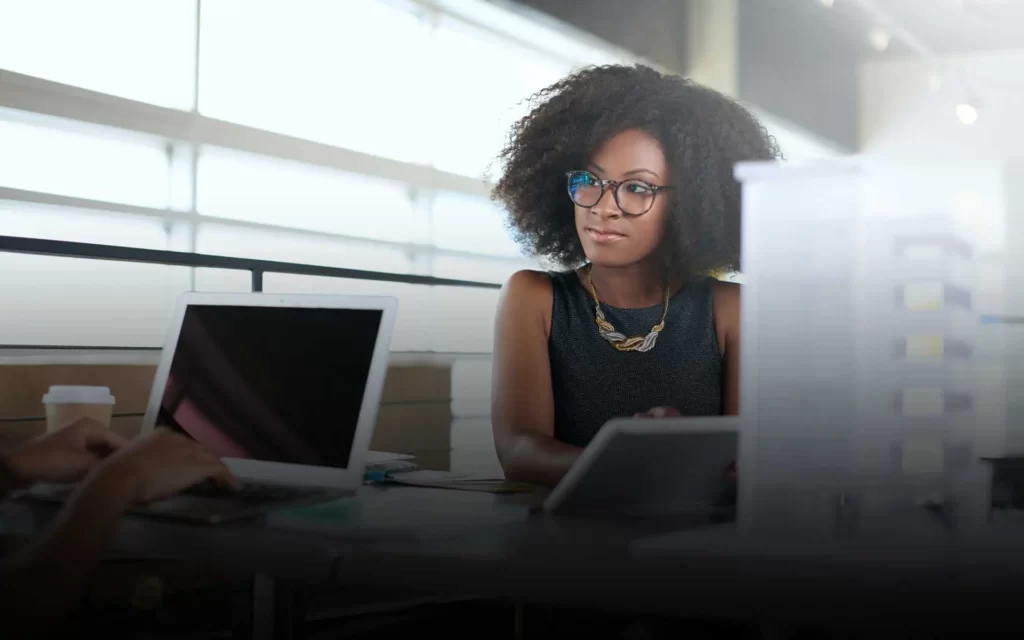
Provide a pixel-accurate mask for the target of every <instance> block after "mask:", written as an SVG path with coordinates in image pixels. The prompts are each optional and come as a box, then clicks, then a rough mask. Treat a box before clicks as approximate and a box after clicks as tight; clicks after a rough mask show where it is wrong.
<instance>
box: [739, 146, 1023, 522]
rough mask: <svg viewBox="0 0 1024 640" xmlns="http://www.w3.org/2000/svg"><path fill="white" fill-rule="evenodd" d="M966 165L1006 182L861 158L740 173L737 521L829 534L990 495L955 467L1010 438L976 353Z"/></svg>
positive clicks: (1001, 386)
mask: <svg viewBox="0 0 1024 640" xmlns="http://www.w3.org/2000/svg"><path fill="white" fill-rule="evenodd" d="M972 171H974V172H976V173H978V172H980V173H985V172H988V171H992V172H995V174H996V177H997V178H1000V179H1001V177H1002V174H1001V173H1000V171H1001V169H1000V168H993V169H984V168H982V169H978V168H974V169H971V168H967V169H965V168H963V167H952V166H924V165H896V164H888V165H886V164H882V163H879V162H878V161H867V160H865V159H863V158H851V159H845V160H842V161H829V162H822V163H816V164H810V165H807V166H804V167H784V166H778V165H772V164H748V165H741V166H740V167H738V168H737V171H736V174H737V177H738V178H739V179H740V180H742V181H743V185H744V187H743V188H744V231H743V234H744V235H743V269H744V275H745V278H746V287H745V289H744V294H743V353H742V361H743V364H742V372H741V375H742V383H741V384H742V391H741V393H742V403H741V413H742V419H743V425H744V427H743V428H744V432H743V437H742V440H741V455H740V476H741V478H742V479H743V481H742V482H741V483H740V489H741V496H740V517H741V519H742V520H741V521H742V524H743V525H744V526H745V527H747V528H748V529H749V530H757V531H765V530H770V529H775V528H781V529H784V530H790V529H793V528H799V529H802V530H803V531H808V532H819V533H823V534H831V533H833V532H835V531H836V530H837V528H838V529H840V530H841V529H842V528H844V527H859V528H861V529H870V528H872V527H877V526H882V525H883V524H886V523H887V524H889V525H892V523H891V522H890V521H888V520H887V519H886V518H885V517H884V516H881V517H879V518H872V517H871V516H872V514H884V513H885V512H886V510H888V509H890V508H892V507H896V506H897V505H899V504H900V503H901V502H903V503H905V502H907V501H911V500H914V499H918V498H920V497H922V496H927V495H929V494H931V493H934V492H937V493H939V494H940V495H945V496H950V495H956V496H957V499H958V500H960V501H961V502H964V501H968V502H969V501H970V500H972V499H975V498H976V499H978V500H982V501H983V500H984V497H983V496H980V495H979V494H977V492H974V493H970V495H969V496H967V495H966V494H965V492H964V491H963V490H962V487H963V486H964V484H963V478H964V477H965V476H970V477H971V478H974V477H975V475H976V474H975V470H974V467H973V466H972V465H971V461H972V460H973V459H974V457H975V455H976V454H977V450H978V449H979V448H981V449H984V448H985V447H987V446H988V444H989V443H990V442H991V440H992V434H993V433H996V434H1000V433H1005V422H1006V420H1005V417H1006V413H1005V411H1006V387H1005V376H1000V372H1001V371H1002V369H1001V368H1000V366H999V365H1000V364H1001V363H1000V362H997V363H996V366H995V367H992V366H991V365H992V362H988V361H986V360H991V359H992V358H991V356H990V355H986V356H984V357H980V356H979V349H978V333H979V332H978V324H979V321H978V313H977V310H976V309H975V301H976V294H975V292H976V288H977V285H978V278H977V270H976V258H977V252H976V246H975V245H976V233H975V232H974V230H973V229H972V228H971V224H970V223H971V222H972V215H971V210H970V208H969V207H968V208H966V209H965V208H964V207H963V203H962V198H961V195H962V193H963V189H964V176H970V175H972V174H971V172H972ZM996 183H998V180H996ZM988 195H990V196H993V197H995V194H988ZM996 360H998V358H997V359H996ZM982 374H984V375H982ZM986 453H991V452H990V451H988V452H986ZM983 485H984V483H980V484H979V483H977V482H974V481H972V484H971V486H975V487H977V486H983ZM975 511H976V510H975Z"/></svg>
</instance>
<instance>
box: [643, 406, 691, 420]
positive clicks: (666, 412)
mask: <svg viewBox="0 0 1024 640" xmlns="http://www.w3.org/2000/svg"><path fill="white" fill-rule="evenodd" d="M682 415H683V414H681V413H679V410H678V409H676V408H674V407H654V408H653V409H648V410H647V411H644V412H643V413H636V414H633V417H634V418H679V417H681V416H682Z"/></svg>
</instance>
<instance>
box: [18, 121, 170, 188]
mask: <svg viewBox="0 0 1024 640" xmlns="http://www.w3.org/2000/svg"><path fill="white" fill-rule="evenodd" d="M0 118H2V114H0ZM167 166H168V164H167V155H166V153H165V151H164V150H163V149H162V148H161V147H160V145H158V144H157V143H155V142H142V141H140V142H133V141H129V140H128V139H127V138H126V137H124V136H112V135H111V131H110V130H103V129H99V128H93V127H89V128H85V127H83V128H82V132H75V131H72V130H70V129H69V128H67V123H62V126H61V128H57V127H55V126H45V125H43V124H41V121H40V123H35V122H33V123H29V122H22V121H18V120H4V119H0V186H4V187H13V188H16V189H26V190H29V191H42V192H46V193H53V194H58V195H63V196H74V197H79V198H89V199H92V200H103V201H107V202H116V203H120V204H132V205H139V206H149V207H159V208H162V207H165V206H167V194H168V170H167Z"/></svg>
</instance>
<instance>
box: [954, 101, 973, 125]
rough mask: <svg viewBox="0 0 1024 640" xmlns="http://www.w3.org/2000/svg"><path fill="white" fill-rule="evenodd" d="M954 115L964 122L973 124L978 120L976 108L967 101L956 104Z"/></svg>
mask: <svg viewBox="0 0 1024 640" xmlns="http://www.w3.org/2000/svg"><path fill="white" fill-rule="evenodd" d="M956 117H957V118H959V119H960V122H962V123H964V124H974V123H975V122H977V121H978V110H977V109H976V108H975V107H974V105H972V104H971V103H969V102H965V103H963V104H958V105H957V106H956Z"/></svg>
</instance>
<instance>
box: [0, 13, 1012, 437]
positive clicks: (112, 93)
mask: <svg viewBox="0 0 1024 640" xmlns="http://www.w3.org/2000/svg"><path fill="white" fill-rule="evenodd" d="M623 4H624V3H616V2H609V1H600V2H597V1H595V2H587V3H564V2H554V1H546V0H522V1H517V2H511V1H501V0H343V1H340V0H296V1H292V2H280V1H272V0H247V1H246V0H147V1H146V2H138V1H137V0H88V1H84V2H83V1H80V0H79V1H76V0H63V1H62V0H0V230H2V231H0V233H2V234H3V235H15V236H27V237H37V238H50V239H61V240H76V241H82V242H93V243H101V244H113V245H122V246H129V247H141V248H152V249H171V250H176V251H186V252H198V253H206V254H219V255H228V256H241V257H252V258H261V259H271V260H280V261H286V262H297V263H309V264H320V265H329V266H341V267H352V268H358V269H366V270H373V271H382V272H397V273H411V274H423V275H434V276H439V277H449V278H460V279H467V280H480V281H487V282H494V283H498V282H502V281H503V280H504V279H505V278H506V277H507V276H508V275H509V274H511V273H512V272H513V271H515V270H517V269H520V268H528V267H538V266H540V267H545V266H546V265H542V264H540V263H538V262H537V261H535V260H533V259H531V258H529V257H527V256H523V255H521V254H520V252H519V250H518V248H517V247H516V246H515V244H514V243H513V242H512V240H511V238H510V237H509V234H508V232H507V231H506V229H505V228H504V225H503V219H502V215H501V212H500V211H499V210H498V209H497V208H496V207H495V206H494V205H493V204H492V203H491V202H490V200H489V197H488V196H489V181H490V180H491V179H493V177H494V176H495V175H496V172H497V171H498V170H499V169H500V167H498V165H497V164H495V163H496V155H497V153H498V151H499V150H500V148H501V146H502V143H503V141H504V140H505V136H506V134H507V131H508V128H509V126H510V125H511V124H512V123H513V122H514V121H515V119H516V118H517V117H519V116H521V115H522V114H524V113H525V110H526V109H527V105H526V104H524V103H523V99H524V98H525V97H526V96H529V95H530V94H532V93H533V92H535V91H537V90H538V89H540V88H542V87H544V86H546V85H548V84H550V83H551V82H553V81H554V80H556V79H558V78H559V77H561V76H563V75H564V74H566V73H568V72H569V71H571V70H573V69H576V68H579V67H581V66H585V65H590V64H604V63H622V62H627V63H628V62H647V63H650V64H654V65H657V66H659V67H661V68H663V69H666V70H671V71H675V72H679V73H683V74H685V75H688V76H690V77H693V78H694V79H696V80H698V81H700V82H703V83H705V84H709V85H710V86H713V87H715V88H718V89H720V90H722V91H724V92H726V93H728V94H730V95H733V96H735V97H736V98H738V99H739V100H741V101H742V102H744V104H746V105H747V106H749V107H750V108H751V109H753V110H754V111H755V112H756V113H757V114H758V115H759V116H761V117H762V119H763V120H764V122H765V123H766V125H767V126H768V128H769V130H770V131H771V132H772V133H773V134H774V135H775V136H776V137H777V138H778V139H779V142H780V145H781V147H782V149H783V151H784V152H785V154H786V156H787V161H788V162H801V161H804V160H810V159H815V158H825V157H835V156H841V155H847V154H851V153H863V154H866V155H876V156H880V157H889V158H900V159H907V160H920V159H928V160H931V159H934V158H936V157H945V158H951V159H954V160H959V161H965V162H993V163H994V162H999V161H1003V160H1007V159H1009V158H1011V157H1013V156H1015V155H1019V154H1018V151H1017V149H1018V147H1019V146H1020V143H1021V142H1022V141H1024V125H1022V124H1021V122H1020V119H1019V116H1018V114H1019V113H1020V112H1021V107H1022V106H1024V84H1022V83H1020V82H1014V81H1012V79H1014V78H1020V77H1021V76H1022V73H1021V72H1022V71H1024V52H1022V51H1021V44H1020V43H1021V42H1022V40H1021V38H1020V37H1019V36H1020V35H1021V33H1022V31H1021V24H1022V21H1021V20H1010V19H1009V18H1008V16H1007V15H1006V14H1003V15H1000V14H998V13H993V12H994V11H996V10H995V9H991V8H986V5H988V4H992V3H983V2H921V1H919V0H891V1H889V2H885V3H879V2H868V1H867V0H685V1H678V2H676V1H673V0H643V1H639V0H638V1H637V2H634V3H629V7H628V8H627V9H623V7H622V5H623ZM995 4H998V3H995ZM1007 11H1008V10H1007ZM1017 17H1019V16H1017ZM1015 29H1016V31H1015ZM972 112H973V116H972ZM1004 186H1005V185H1002V184H990V183H988V182H985V181H984V180H980V181H977V182H973V183H972V182H971V181H970V180H965V182H964V188H963V193H962V197H961V198H960V199H959V201H958V202H959V204H958V206H959V207H961V209H962V213H963V215H964V218H965V219H966V220H969V221H971V224H972V225H973V226H974V228H975V230H976V231H978V234H979V238H980V240H981V242H980V245H979V248H980V249H981V251H982V253H983V256H982V259H981V262H980V268H981V269H982V271H983V278H982V287H981V289H980V290H979V294H980V298H979V306H980V310H981V311H983V312H984V311H994V312H1002V311H1007V310H1008V303H1007V300H1008V297H1007V295H1006V292H1007V290H1008V289H1012V287H1008V284H1007V281H1006V277H1005V274H1006V273H1009V272H1014V270H1016V272H1018V273H1020V272H1024V264H1020V263H1019V262H1018V263H1012V262H1013V261H1014V260H1016V261H1020V260H1022V259H1024V251H1019V250H1017V248H1016V247H1015V245H1014V244H1013V243H1014V242H1016V243H1021V242H1024V233H1012V231H1013V229H1012V228H1011V227H1010V226H1008V225H1012V224H1014V221H1012V220H1007V219H1005V218H1004V217H1003V210H1004V206H1005V202H1003V201H1001V200H999V199H998V197H997V198H996V199H993V197H992V195H991V194H993V193H1001V192H1002V190H1003V187H1004ZM1016 224H1018V227H1017V228H1019V223H1016ZM1011 263H1012V264H1011ZM0 273H3V277H2V278H0V300H3V306H2V310H0V344H5V345H21V346H25V345H36V346H54V345H72V346H86V347H94V346H116V347H127V348H132V347H155V346H159V345H160V344H161V342H162V337H163V332H164V329H165V325H166V320H167V317H168V315H169V313H170V310H171V307H172V305H173V302H174V298H175V296H176V295H177V294H178V293H180V292H182V291H185V290H189V289H195V290H199V291H248V290H249V286H250V280H249V276H248V274H246V273H244V272H228V271H218V270H211V269H189V268H179V267H162V266H154V265H139V264H128V263H108V262H102V261H84V260H74V259H68V258H55V257H43V256H22V255H13V254H0ZM740 279H741V277H740ZM264 288H265V290H266V291H269V292H317V293H384V294H391V295H396V296H398V297H399V298H400V300H401V312H400V316H399V320H398V327H397V330H396V334H395V337H394V342H393V349H394V350H395V351H400V352H420V351H428V352H441V353H462V354H466V356H467V357H466V358H465V359H463V360H461V361H460V362H461V364H460V365H459V366H457V367H456V369H455V371H454V373H453V376H454V378H453V388H455V389H458V390H459V391H458V393H459V394H460V395H459V397H464V398H469V400H467V401H466V402H464V403H463V409H462V410H461V411H462V412H463V413H464V414H466V415H473V416H475V415H483V414H485V413H486V410H487V396H488V395H489V390H488V387H489V368H490V364H489V361H488V359H487V353H488V352H489V351H490V349H491V330H492V321H493V313H494V306H495V302H496V299H497V292H496V291H494V290H480V289H459V288H449V287H419V286H413V285H394V284H386V283H377V282H366V281H344V280H337V279H329V278H315V277H304V276H301V277H300V276H281V275H274V274H268V275H267V276H266V278H265V282H264ZM1011 298H1012V296H1011ZM1011 302H1012V299H1011ZM1014 304H1016V303H1014ZM1010 306H1012V305H1010ZM993 331H994V330H993ZM470 356H473V357H470ZM477 356H479V357H477ZM478 426H479V425H477V426H475V427H473V429H472V430H471V431H472V432H473V433H474V434H477V435H474V436H473V437H478V436H479V432H481V429H479V428H477V427H478ZM483 434H484V435H482V436H479V437H480V438H483V439H481V440H480V442H481V443H483V442H484V441H485V440H487V439H489V437H490V436H489V431H488V430H486V429H484V430H483ZM481 446H483V444H481Z"/></svg>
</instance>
